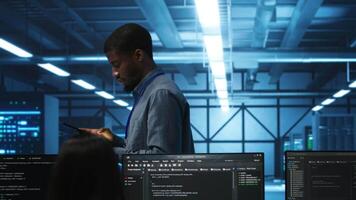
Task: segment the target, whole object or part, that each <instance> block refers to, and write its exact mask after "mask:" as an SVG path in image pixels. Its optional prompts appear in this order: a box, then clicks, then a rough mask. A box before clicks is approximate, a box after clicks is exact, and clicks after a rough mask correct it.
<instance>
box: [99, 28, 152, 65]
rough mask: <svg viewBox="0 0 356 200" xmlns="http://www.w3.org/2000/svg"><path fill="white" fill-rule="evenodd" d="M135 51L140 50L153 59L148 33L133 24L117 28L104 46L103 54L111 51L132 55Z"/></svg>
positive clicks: (150, 39)
mask: <svg viewBox="0 0 356 200" xmlns="http://www.w3.org/2000/svg"><path fill="white" fill-rule="evenodd" d="M136 49H142V50H143V51H145V52H146V53H147V54H148V55H149V56H150V57H151V59H153V55H152V38H151V35H150V33H149V32H148V31H147V30H146V29H145V28H144V27H142V26H140V25H138V24H134V23H129V24H125V25H123V26H121V27H119V28H117V29H116V30H115V31H114V32H112V33H111V35H110V36H109V37H108V38H107V39H106V41H105V44H104V53H107V52H109V51H112V50H115V51H119V52H122V53H133V52H134V51H135V50H136Z"/></svg>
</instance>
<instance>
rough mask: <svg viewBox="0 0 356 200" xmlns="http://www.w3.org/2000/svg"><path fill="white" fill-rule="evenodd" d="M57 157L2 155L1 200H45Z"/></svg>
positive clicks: (0, 160) (0, 170)
mask: <svg viewBox="0 0 356 200" xmlns="http://www.w3.org/2000/svg"><path fill="white" fill-rule="evenodd" d="M55 158H56V156H55V155H1V156H0V199H4V200H23V199H36V200H45V199H46V196H47V189H48V183H49V177H50V171H51V168H52V166H53V164H54V162H55Z"/></svg>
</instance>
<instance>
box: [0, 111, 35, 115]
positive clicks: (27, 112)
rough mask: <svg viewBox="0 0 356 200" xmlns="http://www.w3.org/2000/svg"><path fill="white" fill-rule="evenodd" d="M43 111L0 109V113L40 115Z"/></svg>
mask: <svg viewBox="0 0 356 200" xmlns="http://www.w3.org/2000/svg"><path fill="white" fill-rule="evenodd" d="M39 114H41V111H0V115H39Z"/></svg>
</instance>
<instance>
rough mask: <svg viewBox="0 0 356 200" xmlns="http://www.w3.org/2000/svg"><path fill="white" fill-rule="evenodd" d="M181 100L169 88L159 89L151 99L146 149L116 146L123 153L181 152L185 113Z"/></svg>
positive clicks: (116, 149)
mask: <svg viewBox="0 0 356 200" xmlns="http://www.w3.org/2000/svg"><path fill="white" fill-rule="evenodd" d="M182 112H183V111H182V108H181V106H180V104H179V100H178V99H177V98H176V97H175V96H174V95H173V94H172V93H170V92H169V91H168V90H164V89H162V90H158V91H157V92H155V94H153V95H152V96H151V97H150V99H149V110H148V117H147V136H146V146H147V148H145V149H137V150H134V151H128V150H127V149H125V148H115V152H116V154H118V155H119V157H120V158H121V157H122V155H123V154H159V153H162V154H165V153H180V152H181V148H182V145H181V144H182V120H183V113H182Z"/></svg>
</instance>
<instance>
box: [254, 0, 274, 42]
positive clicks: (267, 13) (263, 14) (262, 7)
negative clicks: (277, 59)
mask: <svg viewBox="0 0 356 200" xmlns="http://www.w3.org/2000/svg"><path fill="white" fill-rule="evenodd" d="M275 10H276V0H258V1H257V11H256V18H255V27H254V29H253V39H252V44H251V46H252V47H254V48H264V47H266V40H267V37H268V25H269V23H270V21H271V19H272V16H273V13H274V12H275Z"/></svg>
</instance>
